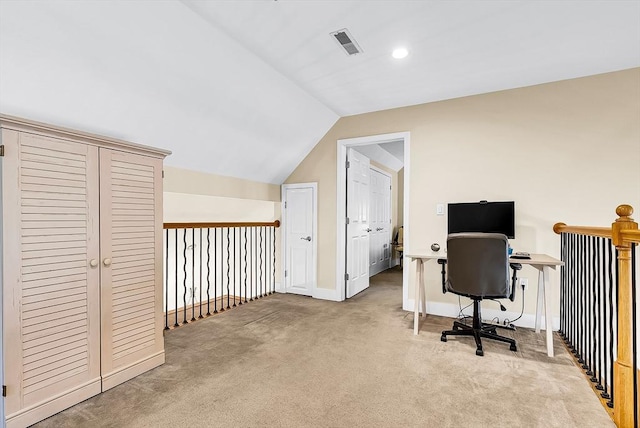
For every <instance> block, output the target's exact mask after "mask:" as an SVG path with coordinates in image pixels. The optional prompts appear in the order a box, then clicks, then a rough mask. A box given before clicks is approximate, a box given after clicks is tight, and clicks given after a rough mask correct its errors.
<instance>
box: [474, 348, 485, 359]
mask: <svg viewBox="0 0 640 428" xmlns="http://www.w3.org/2000/svg"><path fill="white" fill-rule="evenodd" d="M476 355H478V356H479V357H483V356H484V351H483V350H482V349H476Z"/></svg>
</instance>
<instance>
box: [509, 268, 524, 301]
mask: <svg viewBox="0 0 640 428" xmlns="http://www.w3.org/2000/svg"><path fill="white" fill-rule="evenodd" d="M509 266H511V269H513V276H512V277H511V294H510V295H509V300H511V301H512V302H513V301H514V300H515V298H516V288H518V287H517V285H518V271H519V270H520V269H522V265H521V264H520V263H509Z"/></svg>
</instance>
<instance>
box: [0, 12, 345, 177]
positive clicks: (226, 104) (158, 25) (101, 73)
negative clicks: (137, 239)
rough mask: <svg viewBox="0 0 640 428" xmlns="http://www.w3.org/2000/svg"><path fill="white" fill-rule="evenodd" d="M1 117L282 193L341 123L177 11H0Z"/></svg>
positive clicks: (201, 22)
mask: <svg viewBox="0 0 640 428" xmlns="http://www.w3.org/2000/svg"><path fill="white" fill-rule="evenodd" d="M0 111H1V112H3V113H5V114H12V115H18V116H24V117H26V118H30V119H35V120H40V121H45V122H50V123H53V124H56V125H62V126H68V127H73V128H77V129H82V130H87V131H91V132H96V133H101V134H106V135H109V136H113V137H118V138H122V139H126V140H131V141H134V142H137V143H141V144H147V145H153V146H160V147H163V148H167V149H170V150H172V151H173V154H172V155H171V156H170V157H169V158H167V161H166V163H167V164H168V165H173V166H179V167H184V168H188V169H194V170H199V171H204V172H212V173H216V174H220V175H228V176H234V177H241V178H246V179H251V180H256V181H261V182H268V183H281V182H282V181H284V179H285V178H286V177H287V176H288V174H289V173H290V172H291V170H292V169H293V168H295V166H296V165H297V164H298V163H299V162H300V161H301V160H302V159H303V158H304V156H305V155H306V154H307V153H308V152H309V151H310V150H311V148H312V147H313V146H314V145H315V144H316V143H317V142H318V140H319V139H320V138H321V137H322V136H323V135H324V133H325V132H326V131H327V129H329V128H330V127H331V126H332V125H333V124H334V122H335V121H336V120H337V119H338V115H337V114H336V113H334V112H332V111H331V110H330V109H329V108H327V107H326V106H325V105H323V104H322V103H320V102H319V101H318V100H316V99H315V98H313V97H312V96H310V95H309V94H307V93H306V92H305V91H304V90H302V89H301V88H300V87H298V86H297V85H296V84H294V83H292V82H291V81H290V80H289V79H287V78H286V77H285V76H283V75H282V74H280V73H279V72H278V71H276V70H274V69H273V68H272V67H270V66H269V65H267V64H265V63H264V61H262V60H261V59H260V58H258V57H256V56H255V55H253V54H251V53H250V52H248V51H247V50H246V49H245V48H244V47H242V46H240V45H239V44H238V43H237V42H235V41H234V40H232V39H231V38H229V37H228V36H227V35H226V34H225V33H223V32H221V31H219V30H217V29H216V28H215V27H213V26H212V25H211V24H209V23H207V22H206V21H204V20H203V19H202V18H200V17H199V16H198V15H196V14H195V13H194V12H193V11H192V10H191V9H189V8H187V7H186V6H185V5H184V4H182V3H180V2H172V1H154V2H148V1H121V2H111V1H88V2H80V1H67V2H59V1H25V2H17V1H8V2H7V1H1V2H0Z"/></svg>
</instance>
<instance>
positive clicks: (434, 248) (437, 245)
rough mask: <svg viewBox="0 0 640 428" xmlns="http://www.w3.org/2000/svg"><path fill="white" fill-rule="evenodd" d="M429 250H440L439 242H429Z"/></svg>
mask: <svg viewBox="0 0 640 428" xmlns="http://www.w3.org/2000/svg"><path fill="white" fill-rule="evenodd" d="M431 251H436V252H438V251H440V244H438V243H437V242H434V243H433V244H431Z"/></svg>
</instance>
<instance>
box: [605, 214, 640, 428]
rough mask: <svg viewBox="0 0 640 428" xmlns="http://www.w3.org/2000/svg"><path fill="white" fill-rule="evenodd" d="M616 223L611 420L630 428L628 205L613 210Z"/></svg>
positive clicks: (635, 226)
mask: <svg viewBox="0 0 640 428" xmlns="http://www.w3.org/2000/svg"><path fill="white" fill-rule="evenodd" d="M616 214H618V219H617V220H616V221H615V222H614V223H613V224H612V225H611V238H612V241H613V244H614V245H615V246H616V249H617V250H618V272H619V277H618V283H619V287H620V288H619V290H618V358H617V359H616V361H615V363H614V366H613V384H614V389H613V391H614V394H613V420H614V422H615V423H616V426H617V427H618V428H631V427H633V410H634V407H635V405H636V403H634V402H633V361H632V358H633V355H632V345H633V337H632V332H633V329H632V325H631V323H632V316H633V314H632V310H633V301H632V299H631V296H632V294H631V243H629V242H625V241H624V240H623V239H622V235H621V234H620V232H621V231H623V230H631V229H638V223H636V222H635V221H633V219H632V218H631V214H633V208H632V207H631V205H620V206H618V208H616Z"/></svg>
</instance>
